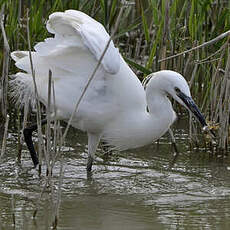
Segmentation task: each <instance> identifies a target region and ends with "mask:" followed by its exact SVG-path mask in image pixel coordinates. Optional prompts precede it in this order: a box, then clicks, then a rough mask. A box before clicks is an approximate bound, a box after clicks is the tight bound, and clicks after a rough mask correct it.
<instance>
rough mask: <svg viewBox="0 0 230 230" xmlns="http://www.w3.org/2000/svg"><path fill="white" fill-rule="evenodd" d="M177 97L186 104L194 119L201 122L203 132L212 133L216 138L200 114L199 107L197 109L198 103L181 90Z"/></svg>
mask: <svg viewBox="0 0 230 230" xmlns="http://www.w3.org/2000/svg"><path fill="white" fill-rule="evenodd" d="M177 96H178V97H179V98H180V99H181V100H182V101H183V102H184V104H185V105H186V107H187V109H188V110H189V111H190V112H192V114H193V115H194V117H195V118H196V119H197V120H198V121H199V122H200V124H201V126H202V128H203V130H204V131H207V130H208V131H210V132H211V134H212V135H213V136H214V137H215V133H214V132H213V131H212V130H211V129H209V128H208V125H207V123H206V121H205V118H204V116H203V114H202V113H201V112H200V110H199V109H198V107H197V105H196V103H195V102H194V101H193V99H192V98H191V97H189V96H187V95H185V94H184V93H183V92H181V91H180V90H178V91H177Z"/></svg>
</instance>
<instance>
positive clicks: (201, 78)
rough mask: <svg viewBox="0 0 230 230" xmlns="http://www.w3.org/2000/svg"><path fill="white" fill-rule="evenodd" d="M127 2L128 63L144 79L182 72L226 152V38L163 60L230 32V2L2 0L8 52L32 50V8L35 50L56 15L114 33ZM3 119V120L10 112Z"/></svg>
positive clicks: (122, 42) (124, 40) (122, 31)
mask: <svg viewBox="0 0 230 230" xmlns="http://www.w3.org/2000/svg"><path fill="white" fill-rule="evenodd" d="M124 4H125V10H124V13H123V16H122V18H121V20H120V24H119V27H118V30H117V33H116V36H115V43H116V45H117V46H118V47H119V49H120V51H121V53H122V55H123V56H124V57H125V59H126V61H127V62H128V63H129V64H130V65H131V66H132V68H133V69H134V71H135V72H136V73H137V75H138V77H140V78H141V79H142V78H143V77H145V76H146V75H147V74H149V73H150V72H154V71H158V70H160V69H172V70H175V71H178V72H180V73H182V74H183V75H184V76H185V78H186V79H187V80H188V81H189V83H190V87H191V92H192V95H193V97H194V98H195V100H196V102H197V104H198V105H199V106H200V107H201V108H202V111H203V112H204V113H205V114H206V115H207V120H208V121H210V123H211V124H212V125H213V126H214V127H215V128H216V129H217V131H216V134H217V138H216V141H217V143H218V144H217V145H218V146H219V148H221V149H224V150H227V149H228V146H229V144H228V143H229V98H230V96H229V88H228V87H229V86H228V84H229V83H228V78H229V73H228V66H229V63H228V62H229V61H228V60H229V57H228V56H229V55H228V41H229V40H228V36H225V37H224V38H223V39H220V40H218V41H216V42H214V43H212V44H211V45H207V46H204V47H201V48H199V49H196V50H194V51H191V52H188V53H185V54H183V55H180V56H178V57H175V58H171V59H168V60H165V61H163V60H164V59H165V58H166V57H168V56H171V55H175V54H178V53H183V52H184V51H186V50H189V49H191V48H192V47H196V46H198V45H202V44H204V43H205V42H206V41H209V40H211V39H214V38H215V37H217V36H219V35H220V34H222V33H224V32H225V31H228V30H230V2H229V1H223V0H218V1H216V0H174V1H169V0H130V1H120V0H72V1H71V0H69V1H65V0H50V1H46V0H40V1H37V0H1V1H0V8H2V6H3V5H4V28H5V32H6V36H7V40H8V43H9V46H10V50H11V51H13V50H28V45H29V44H28V39H27V25H26V23H27V15H26V12H27V10H28V9H29V28H30V43H31V47H33V46H34V45H35V44H36V43H37V42H38V41H42V40H43V39H44V38H46V37H48V36H51V35H49V34H48V32H47V30H46V28H45V22H46V21H47V18H48V15H50V14H51V13H52V12H55V11H63V10H66V9H77V10H81V11H83V12H85V13H87V14H89V15H90V16H92V17H94V18H95V19H96V20H98V21H100V22H101V23H102V24H103V25H104V26H105V27H106V29H107V30H108V32H109V33H112V31H113V30H114V26H115V22H116V19H117V17H118V14H119V9H120V7H121V6H124ZM3 39H4V38H3V36H1V37H0V41H1V43H0V44H4V41H3ZM0 49H1V52H0V66H1V69H3V67H4V61H3V60H4V58H5V60H6V56H4V55H6V52H3V51H4V46H3V45H1V46H0ZM8 69H9V74H12V73H14V72H15V67H14V66H13V63H10V65H9V67H8ZM1 80H2V83H1V88H2V87H3V88H4V86H3V77H2V78H1ZM5 91H6V90H4V92H5ZM1 92H2V91H1ZM1 98H2V97H1ZM4 103H5V102H4ZM12 109H13V106H12V105H11V106H9V108H8V113H9V112H10V111H11V110H12ZM2 115H3V116H5V115H6V113H4V114H2ZM191 129H192V128H191ZM207 140H209V139H207ZM207 140H206V141H207Z"/></svg>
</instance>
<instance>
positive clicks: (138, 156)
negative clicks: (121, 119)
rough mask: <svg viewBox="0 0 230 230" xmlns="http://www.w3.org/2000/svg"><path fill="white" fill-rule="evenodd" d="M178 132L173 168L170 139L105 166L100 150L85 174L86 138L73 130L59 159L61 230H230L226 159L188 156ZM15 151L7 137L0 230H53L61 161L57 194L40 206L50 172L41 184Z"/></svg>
mask: <svg viewBox="0 0 230 230" xmlns="http://www.w3.org/2000/svg"><path fill="white" fill-rule="evenodd" d="M175 134H176V138H177V143H178V149H179V150H180V155H179V157H178V158H177V160H176V162H175V164H174V165H172V162H173V158H174V157H173V152H172V150H171V146H170V144H169V139H168V137H167V135H166V136H164V137H163V138H161V139H160V142H159V145H157V144H153V145H149V146H147V147H144V148H140V149H137V150H130V151H125V152H122V153H116V154H113V155H112V156H111V157H110V158H109V160H108V161H103V160H102V158H101V155H100V154H101V152H102V151H101V150H99V151H98V159H97V162H96V163H95V164H94V167H93V172H92V174H88V175H87V173H86V170H85V166H86V160H87V138H86V136H85V134H83V133H81V132H78V131H76V130H73V129H72V130H71V132H70V133H69V136H68V139H67V143H66V146H67V147H66V151H65V154H64V157H63V160H62V164H63V166H64V169H65V171H64V176H63V183H62V186H61V188H62V189H61V192H62V193H61V202H60V207H59V221H58V229H61V230H65V229H66V230H67V229H68V230H69V229H82V230H91V229H92V230H97V229H98V230H99V229H100V230H120V229H124V230H129V229H130V230H131V229H132V230H140V229H143V230H148V229H149V230H150V229H159V230H161V229H221V230H225V229H229V226H230V202H229V198H230V164H229V163H230V162H229V160H228V159H223V158H221V157H216V156H212V155H211V154H209V153H207V152H206V151H204V150H196V151H195V150H194V151H192V152H191V151H189V149H188V147H187V146H186V144H187V143H188V142H187V138H188V135H187V131H185V130H184V129H182V128H179V129H176V130H175ZM16 152H17V151H16V135H15V134H13V133H10V134H9V138H8V143H7V153H6V155H5V156H4V159H3V162H1V163H0V229H1V230H2V229H7V230H8V229H20V230H21V229H28V230H35V229H39V230H40V229H41V230H42V229H50V228H51V227H50V226H51V222H52V220H53V210H54V208H53V206H54V205H55V204H56V201H57V191H58V184H59V173H60V165H61V161H58V162H57V164H56V166H55V169H54V172H53V175H54V176H53V183H54V187H53V188H54V191H53V194H54V195H53V196H51V189H50V188H47V189H45V191H44V193H43V195H42V198H41V200H40V202H38V200H39V197H40V194H41V191H42V190H43V188H44V184H45V181H46V179H45V176H44V175H45V167H43V176H42V177H41V178H39V177H38V173H37V171H35V170H33V169H32V162H31V160H30V158H29V155H28V151H27V150H26V148H25V149H24V150H23V156H22V163H21V164H17V163H16V160H15V158H16V157H15V156H16ZM52 197H53V199H52ZM36 207H38V212H37V215H36V218H32V216H33V213H34V210H36ZM13 215H15V223H16V224H15V225H13Z"/></svg>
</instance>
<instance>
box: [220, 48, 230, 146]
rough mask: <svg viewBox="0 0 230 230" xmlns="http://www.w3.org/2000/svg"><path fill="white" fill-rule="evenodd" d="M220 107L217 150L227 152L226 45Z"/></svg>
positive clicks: (229, 87) (229, 94)
mask: <svg viewBox="0 0 230 230" xmlns="http://www.w3.org/2000/svg"><path fill="white" fill-rule="evenodd" d="M220 100H221V103H220V104H221V106H219V120H220V122H219V123H220V127H219V138H220V140H219V148H220V149H221V150H227V148H228V132H229V126H228V124H229V117H230V45H228V59H227V63H226V68H225V74H224V79H223V83H222V84H221V91H220Z"/></svg>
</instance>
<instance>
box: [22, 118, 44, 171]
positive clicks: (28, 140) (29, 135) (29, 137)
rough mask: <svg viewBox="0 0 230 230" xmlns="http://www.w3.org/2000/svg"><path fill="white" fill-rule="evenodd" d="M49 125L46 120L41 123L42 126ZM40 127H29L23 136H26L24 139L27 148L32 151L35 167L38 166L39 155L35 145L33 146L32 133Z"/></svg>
mask: <svg viewBox="0 0 230 230" xmlns="http://www.w3.org/2000/svg"><path fill="white" fill-rule="evenodd" d="M46 123H47V120H46V119H44V120H42V121H41V124H42V125H44V124H46ZM37 128H38V126H37V124H34V125H31V126H30V127H27V128H25V129H24V130H23V134H24V139H25V142H26V145H27V148H28V149H29V151H30V155H31V159H32V161H33V163H34V167H36V166H37V164H38V156H37V153H36V151H35V149H34V144H33V141H32V133H33V131H35V130H37Z"/></svg>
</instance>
